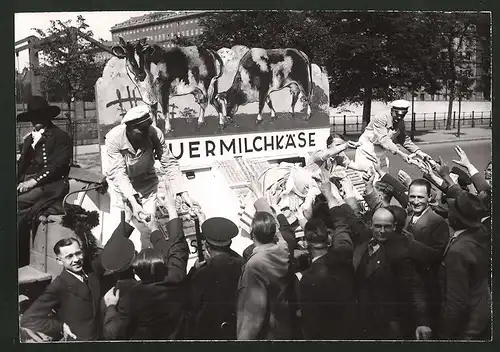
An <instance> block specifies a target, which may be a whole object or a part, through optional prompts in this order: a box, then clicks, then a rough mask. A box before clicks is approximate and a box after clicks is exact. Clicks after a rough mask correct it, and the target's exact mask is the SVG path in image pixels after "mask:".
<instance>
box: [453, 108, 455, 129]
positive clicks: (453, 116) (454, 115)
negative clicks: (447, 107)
mask: <svg viewBox="0 0 500 352" xmlns="http://www.w3.org/2000/svg"><path fill="white" fill-rule="evenodd" d="M453 128H455V111H453Z"/></svg>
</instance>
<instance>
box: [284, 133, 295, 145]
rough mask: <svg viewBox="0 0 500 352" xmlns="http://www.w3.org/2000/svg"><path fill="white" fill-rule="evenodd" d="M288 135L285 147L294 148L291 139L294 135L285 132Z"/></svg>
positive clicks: (293, 142)
mask: <svg viewBox="0 0 500 352" xmlns="http://www.w3.org/2000/svg"><path fill="white" fill-rule="evenodd" d="M287 136H288V140H287V141H286V147H285V148H289V147H291V148H295V141H294V139H293V137H295V135H294V134H293V135H292V134H287Z"/></svg>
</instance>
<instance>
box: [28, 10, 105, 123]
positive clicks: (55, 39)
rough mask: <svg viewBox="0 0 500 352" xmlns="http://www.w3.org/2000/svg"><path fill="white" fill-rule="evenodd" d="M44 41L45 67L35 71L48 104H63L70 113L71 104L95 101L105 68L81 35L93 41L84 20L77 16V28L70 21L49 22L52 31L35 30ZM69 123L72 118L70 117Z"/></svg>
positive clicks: (41, 44)
mask: <svg viewBox="0 0 500 352" xmlns="http://www.w3.org/2000/svg"><path fill="white" fill-rule="evenodd" d="M34 30H35V31H36V32H37V34H38V35H39V36H40V37H41V42H40V43H39V44H40V50H41V52H42V57H41V58H42V62H43V63H42V64H41V65H40V66H39V67H32V69H33V70H34V72H35V74H36V75H38V76H40V77H41V82H40V88H41V90H42V92H44V93H45V94H47V95H48V97H49V100H62V101H64V102H65V103H66V105H67V106H68V111H70V110H71V102H72V101H74V100H75V99H78V100H84V99H88V100H90V99H91V100H93V99H94V86H95V83H96V81H97V79H98V78H99V77H100V75H101V73H102V69H103V64H102V63H98V62H96V60H95V51H93V50H91V49H92V44H91V43H90V42H88V41H87V40H85V39H83V38H82V37H81V36H80V35H79V33H78V32H81V33H83V34H84V35H87V36H89V37H93V33H92V31H91V30H90V29H89V26H88V25H87V24H86V23H85V19H84V18H83V17H82V16H78V18H77V22H76V28H75V27H72V26H71V20H68V21H66V22H62V21H59V20H58V21H50V27H49V28H48V29H47V30H46V31H43V30H41V29H36V28H35V29H34ZM67 117H68V119H69V121H70V123H71V116H70V114H68V115H67Z"/></svg>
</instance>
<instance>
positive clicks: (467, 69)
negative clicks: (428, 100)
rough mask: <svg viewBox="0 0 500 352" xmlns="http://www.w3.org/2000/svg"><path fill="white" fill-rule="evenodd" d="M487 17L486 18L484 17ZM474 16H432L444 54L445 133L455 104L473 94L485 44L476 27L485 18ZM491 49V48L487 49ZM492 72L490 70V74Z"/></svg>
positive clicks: (462, 14) (442, 58)
mask: <svg viewBox="0 0 500 352" xmlns="http://www.w3.org/2000/svg"><path fill="white" fill-rule="evenodd" d="M483 15H484V14H483ZM483 15H481V14H473V13H430V14H429V16H430V18H431V19H432V22H433V23H434V26H435V28H436V31H437V33H438V36H437V41H438V45H440V46H441V47H442V49H443V50H442V52H441V60H440V63H441V66H442V67H441V74H440V78H441V79H442V81H443V82H444V84H445V86H446V89H447V93H448V116H447V120H446V129H447V130H449V129H451V126H452V114H453V102H454V101H455V99H456V98H457V97H459V98H460V100H461V99H462V98H463V97H468V96H470V95H471V94H472V89H473V75H472V67H473V65H475V54H476V52H475V51H476V45H477V44H478V43H479V42H480V41H481V40H483V41H484V40H485V38H484V34H481V32H478V31H477V25H478V24H481V22H484V19H485V17H484V16H483ZM487 47H488V45H487ZM487 72H489V68H488V71H487Z"/></svg>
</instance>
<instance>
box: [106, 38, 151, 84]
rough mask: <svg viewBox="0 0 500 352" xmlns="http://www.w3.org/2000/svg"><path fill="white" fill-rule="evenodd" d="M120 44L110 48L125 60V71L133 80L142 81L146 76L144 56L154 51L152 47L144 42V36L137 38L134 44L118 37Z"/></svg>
mask: <svg viewBox="0 0 500 352" xmlns="http://www.w3.org/2000/svg"><path fill="white" fill-rule="evenodd" d="M119 40H120V45H115V46H114V47H112V48H111V51H112V52H113V54H114V55H115V56H116V57H118V58H120V59H125V60H126V65H127V72H128V73H129V76H131V77H130V78H132V79H133V80H134V81H135V82H143V81H144V80H145V79H146V76H147V69H148V68H147V67H146V66H147V65H146V60H145V58H146V56H148V55H151V54H152V53H153V52H154V48H153V47H152V46H149V45H147V44H146V38H143V39H140V40H138V41H137V42H136V43H135V45H134V44H132V43H130V42H126V41H125V40H124V39H123V38H122V37H120V38H119Z"/></svg>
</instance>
